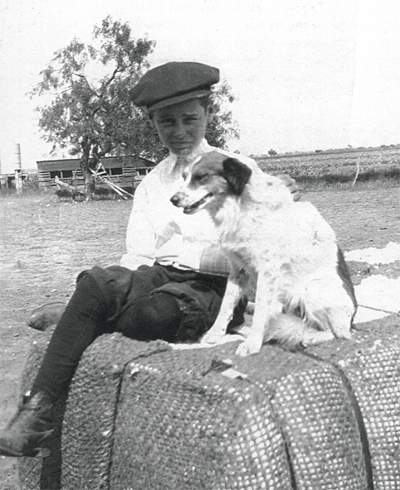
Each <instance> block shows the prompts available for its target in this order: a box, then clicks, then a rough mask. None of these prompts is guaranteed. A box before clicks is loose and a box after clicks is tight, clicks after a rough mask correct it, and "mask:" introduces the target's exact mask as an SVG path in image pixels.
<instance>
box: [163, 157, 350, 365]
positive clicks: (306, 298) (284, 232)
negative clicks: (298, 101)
mask: <svg viewBox="0 0 400 490" xmlns="http://www.w3.org/2000/svg"><path fill="white" fill-rule="evenodd" d="M183 178H184V182H183V185H182V187H181V188H180V189H179V190H178V192H176V193H175V194H174V195H173V196H172V198H171V202H172V203H173V204H174V205H175V206H178V207H181V208H183V212H184V213H186V214H193V213H196V212H198V211H200V210H201V209H205V210H207V211H208V213H210V216H211V217H212V219H213V220H214V222H215V224H216V227H217V229H218V231H219V237H220V245H221V247H222V249H223V250H224V251H225V253H226V255H227V257H228V259H229V264H230V276H229V279H228V284H227V288H226V292H225V295H224V298H223V301H222V305H221V309H220V312H219V314H218V317H217V319H216V321H215V323H214V325H213V326H212V327H211V329H210V330H209V331H208V332H207V334H206V335H205V336H204V337H203V339H202V342H206V343H216V342H218V340H219V339H220V338H221V337H222V336H223V335H224V334H225V332H226V328H227V325H228V323H229V321H230V320H231V318H232V315H233V310H234V307H235V305H236V304H237V303H238V301H239V299H240V298H241V296H243V295H248V294H249V292H251V291H256V293H255V308H254V315H253V322H252V327H251V329H250V333H249V335H248V337H247V338H246V340H245V341H244V342H243V343H242V344H240V345H239V347H238V349H237V354H238V355H241V356H246V355H249V354H255V353H257V352H259V350H260V348H261V346H262V344H263V342H264V340H265V341H269V340H277V341H279V342H282V343H284V344H286V345H288V346H290V347H294V346H296V345H301V344H302V345H310V344H315V343H319V342H324V341H327V340H331V339H333V338H335V337H340V338H346V339H348V338H350V330H351V326H352V320H353V318H354V315H355V312H356V308H357V303H356V299H355V295H354V288H353V285H352V283H351V280H350V275H349V272H348V269H347V266H346V264H345V261H344V258H343V254H342V252H341V250H340V248H339V247H338V244H337V242H336V237H335V233H334V231H333V230H332V228H331V227H330V225H329V224H328V223H327V222H326V221H325V220H324V219H323V218H322V216H321V215H320V213H319V212H318V211H317V210H316V208H315V207H314V206H313V205H312V204H310V203H308V202H294V201H293V199H292V196H291V193H290V191H289V189H288V188H287V187H286V186H285V184H284V183H283V182H282V181H281V180H280V179H279V178H277V177H274V176H271V175H268V174H266V173H258V172H257V175H252V170H251V169H250V168H249V167H248V166H247V165H245V164H244V163H242V162H240V161H238V160H236V159H233V158H227V157H226V156H225V155H223V154H221V153H218V152H212V153H208V154H207V155H205V156H204V157H203V158H201V160H199V161H198V162H196V163H194V164H193V165H192V166H191V168H189V169H187V170H185V171H184V174H183Z"/></svg>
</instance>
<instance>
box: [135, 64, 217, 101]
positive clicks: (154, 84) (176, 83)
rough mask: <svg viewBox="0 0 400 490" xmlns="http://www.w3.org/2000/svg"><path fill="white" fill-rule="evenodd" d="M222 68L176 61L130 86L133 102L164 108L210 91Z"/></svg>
mask: <svg viewBox="0 0 400 490" xmlns="http://www.w3.org/2000/svg"><path fill="white" fill-rule="evenodd" d="M217 82H219V70H218V68H214V67H212V66H208V65H203V64H202V63H196V62H192V61H173V62H171V63H166V64H165V65H161V66H157V67H156V68H153V69H152V70H149V71H148V72H147V73H145V74H144V75H143V76H142V78H141V79H140V80H139V82H138V83H137V84H136V85H135V86H134V87H133V88H132V89H131V91H130V97H131V100H132V102H133V103H134V104H135V105H137V106H140V107H146V108H147V109H148V110H156V109H161V108H162V107H166V106H169V105H172V104H177V103H179V102H183V101H185V100H189V99H193V98H197V97H202V96H205V95H208V94H210V93H211V86H212V85H214V83H217Z"/></svg>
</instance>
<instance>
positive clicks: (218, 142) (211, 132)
mask: <svg viewBox="0 0 400 490" xmlns="http://www.w3.org/2000/svg"><path fill="white" fill-rule="evenodd" d="M211 100H212V103H213V105H214V114H215V117H214V119H213V120H212V122H211V123H210V124H209V125H208V126H207V130H206V139H207V141H208V142H209V143H210V145H213V146H216V147H217V148H223V149H226V148H227V146H228V143H229V140H232V139H237V138H239V128H238V125H237V123H236V121H234V119H233V115H232V110H231V104H232V103H233V102H234V100H235V97H234V95H233V94H232V90H231V87H230V86H229V84H228V82H227V81H226V80H222V82H220V83H219V84H218V85H217V86H216V88H215V90H214V92H213V94H212V96H211Z"/></svg>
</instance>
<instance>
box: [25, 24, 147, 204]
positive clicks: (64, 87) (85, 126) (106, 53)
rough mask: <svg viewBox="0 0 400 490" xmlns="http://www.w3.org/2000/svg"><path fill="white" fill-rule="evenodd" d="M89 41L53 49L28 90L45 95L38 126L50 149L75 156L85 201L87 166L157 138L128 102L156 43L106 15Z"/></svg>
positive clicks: (89, 182)
mask: <svg viewBox="0 0 400 490" xmlns="http://www.w3.org/2000/svg"><path fill="white" fill-rule="evenodd" d="M93 40H94V43H93V44H89V45H87V46H85V45H84V44H83V43H81V42H79V41H78V40H76V39H74V40H73V41H72V42H71V43H70V44H69V45H68V46H67V47H66V48H64V49H60V50H58V51H56V52H55V56H54V58H53V60H52V62H51V63H50V65H49V66H48V67H47V68H46V69H45V70H43V71H42V72H41V75H42V81H41V82H40V83H39V84H38V85H37V87H36V88H34V89H33V91H32V92H31V95H32V96H36V95H45V94H47V95H49V96H50V98H51V102H50V104H49V105H46V106H44V107H40V108H38V109H37V110H38V111H39V112H40V119H39V127H40V129H41V130H42V131H43V132H44V133H45V136H44V139H45V140H46V141H48V142H50V143H53V150H52V152H53V153H54V152H55V151H56V150H58V149H67V150H68V152H69V154H70V155H79V157H80V160H81V169H82V172H83V175H84V178H85V186H86V192H87V198H88V199H90V198H91V194H92V190H93V176H92V173H91V172H90V169H93V168H95V167H96V165H97V163H98V162H99V160H100V159H101V158H102V157H104V156H105V155H116V154H122V153H124V152H125V149H126V148H127V147H129V148H130V149H132V148H137V149H138V150H137V151H139V149H141V150H142V151H146V149H148V148H149V147H150V146H151V144H152V142H153V141H155V139H156V138H155V135H154V133H153V131H152V130H151V128H150V127H149V125H148V124H147V122H146V121H145V118H144V117H143V114H142V112H141V111H140V110H135V109H133V108H132V104H131V102H130V100H129V89H130V88H132V87H133V86H134V85H135V84H136V83H137V81H138V80H139V78H140V77H141V75H142V74H143V72H144V71H145V70H146V69H148V67H149V64H148V62H147V60H146V58H147V56H148V55H149V54H150V53H151V52H152V50H153V48H154V46H155V42H154V41H150V40H148V39H145V38H144V39H134V38H133V37H132V33H131V29H130V27H129V25H128V24H122V23H121V22H119V21H113V20H112V19H111V17H107V18H106V19H104V20H103V21H102V23H101V25H100V26H95V28H94V31H93ZM89 73H94V75H93V76H92V77H90V76H89ZM96 75H97V76H96Z"/></svg>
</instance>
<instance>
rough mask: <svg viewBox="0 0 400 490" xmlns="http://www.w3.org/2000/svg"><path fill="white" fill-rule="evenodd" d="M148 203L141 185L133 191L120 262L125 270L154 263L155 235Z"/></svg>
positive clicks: (145, 192)
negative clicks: (124, 250) (123, 252)
mask: <svg viewBox="0 0 400 490" xmlns="http://www.w3.org/2000/svg"><path fill="white" fill-rule="evenodd" d="M148 201H149V199H148V196H147V191H146V186H144V185H142V184H141V185H139V186H138V188H137V189H136V191H135V197H134V200H133V207H132V211H131V214H130V217H129V221H128V228H127V233H126V253H125V254H124V255H123V256H122V257H121V261H120V265H121V266H122V267H126V268H127V269H131V270H135V269H137V268H138V267H139V266H140V265H153V264H154V261H155V246H156V233H155V230H154V228H153V226H152V224H151V220H150V219H149V214H148V209H149V202H148Z"/></svg>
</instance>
